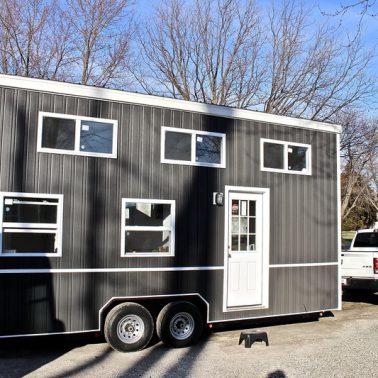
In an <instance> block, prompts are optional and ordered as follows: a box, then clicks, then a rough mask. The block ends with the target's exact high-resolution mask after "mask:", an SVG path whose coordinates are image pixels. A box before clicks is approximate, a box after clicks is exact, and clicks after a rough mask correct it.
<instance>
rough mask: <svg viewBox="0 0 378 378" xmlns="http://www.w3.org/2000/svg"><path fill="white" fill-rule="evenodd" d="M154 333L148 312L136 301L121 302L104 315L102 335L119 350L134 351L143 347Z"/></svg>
mask: <svg viewBox="0 0 378 378" xmlns="http://www.w3.org/2000/svg"><path fill="white" fill-rule="evenodd" d="M153 334H154V321H153V319H152V316H151V314H150V312H149V311H148V310H147V309H146V308H145V307H143V306H141V305H140V304H137V303H132V302H128V303H121V304H119V305H118V306H116V307H114V308H113V309H112V310H111V311H110V312H109V314H108V315H107V317H106V320H105V325H104V336H105V339H106V341H107V343H108V344H109V345H110V346H111V347H112V348H113V349H115V350H118V351H119V352H135V351H137V350H141V349H143V348H145V347H146V346H147V345H148V343H149V342H150V340H151V338H152V336H153Z"/></svg>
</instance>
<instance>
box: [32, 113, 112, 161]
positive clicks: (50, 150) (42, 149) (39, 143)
mask: <svg viewBox="0 0 378 378" xmlns="http://www.w3.org/2000/svg"><path fill="white" fill-rule="evenodd" d="M43 117H52V118H59V119H72V120H74V121H75V149H74V150H64V149H58V148H49V147H42V128H43ZM81 121H92V122H104V123H111V124H112V125H113V143H112V153H110V154H109V153H103V152H84V151H80V123H81ZM117 134H118V120H115V119H106V118H96V117H84V116H79V115H73V114H62V113H51V112H42V111H40V112H39V114H38V132H37V152H46V153H51V154H64V155H80V156H92V157H104V158H111V159H116V158H117V140H118V138H117V136H118V135H117Z"/></svg>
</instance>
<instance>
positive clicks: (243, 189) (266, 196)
mask: <svg viewBox="0 0 378 378" xmlns="http://www.w3.org/2000/svg"><path fill="white" fill-rule="evenodd" d="M230 192H232V193H234V192H237V193H238V192H239V193H243V194H261V195H262V206H263V220H262V222H263V223H262V230H263V232H262V304H261V305H257V306H242V307H232V308H230V307H227V292H228V243H229V241H228V237H229V224H230V221H229V215H230V214H229V197H230ZM224 207H225V209H224V210H225V211H224V262H223V266H224V269H223V312H229V311H244V310H254V309H256V310H257V309H261V308H268V307H269V235H270V232H269V228H270V189H269V188H256V187H249V186H231V185H226V186H225V199H224Z"/></svg>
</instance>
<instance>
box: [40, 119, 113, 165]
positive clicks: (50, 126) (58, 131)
mask: <svg viewBox="0 0 378 378" xmlns="http://www.w3.org/2000/svg"><path fill="white" fill-rule="evenodd" d="M117 124H118V123H117V121H115V120H104V119H99V118H89V117H81V116H74V115H67V114H55V113H45V112H40V113H39V123H38V151H39V152H49V153H58V154H69V155H85V156H98V157H110V158H115V157H116V156H117V153H116V148H117V144H116V142H117Z"/></svg>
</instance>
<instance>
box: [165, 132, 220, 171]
mask: <svg viewBox="0 0 378 378" xmlns="http://www.w3.org/2000/svg"><path fill="white" fill-rule="evenodd" d="M225 150H226V135H225V134H221V133H213V132H205V131H196V130H187V129H177V128H172V127H162V136H161V162H162V163H171V164H183V165H198V166H204V167H220V168H225V166H226V160H225Z"/></svg>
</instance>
